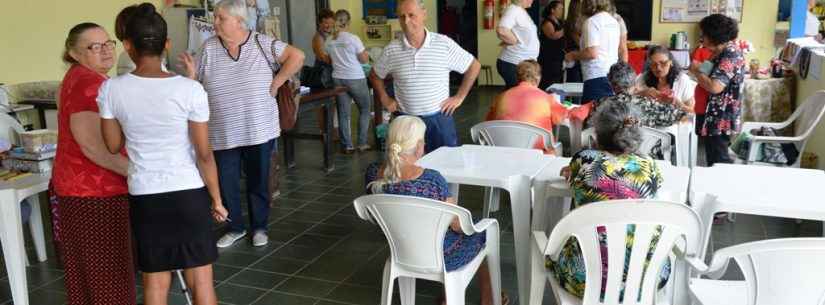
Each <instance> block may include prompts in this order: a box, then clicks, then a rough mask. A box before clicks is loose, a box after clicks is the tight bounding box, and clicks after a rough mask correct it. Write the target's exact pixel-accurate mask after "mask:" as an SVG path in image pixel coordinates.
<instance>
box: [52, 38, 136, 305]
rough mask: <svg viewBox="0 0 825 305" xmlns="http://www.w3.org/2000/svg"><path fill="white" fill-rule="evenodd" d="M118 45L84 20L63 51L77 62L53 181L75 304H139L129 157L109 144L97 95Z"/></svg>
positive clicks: (63, 97) (67, 84)
mask: <svg viewBox="0 0 825 305" xmlns="http://www.w3.org/2000/svg"><path fill="white" fill-rule="evenodd" d="M114 47H115V41H114V40H111V39H110V38H109V35H108V34H107V33H106V30H104V29H103V28H102V27H101V26H99V25H97V24H94V23H81V24H78V25H76V26H75V27H73V28H72V29H71V30H70V31H69V35H68V37H67V38H66V44H65V48H66V49H65V51H64V53H63V61H65V62H66V63H67V64H69V65H70V68H69V70H68V71H67V72H66V75H65V76H64V78H63V83H62V85H61V89H60V103H59V106H58V145H57V147H58V148H57V156H56V158H55V167H54V172H53V175H52V185H53V187H54V192H55V194H56V195H57V202H58V204H57V212H58V214H59V215H60V226H59V235H60V238H61V241H60V244H61V249H60V251H61V252H62V254H63V258H64V267H65V271H66V278H65V285H66V297H67V303H68V304H69V305H80V304H82V305H97V304H100V305H103V304H106V305H109V304H135V275H134V263H133V262H132V242H131V237H130V236H131V230H130V224H129V197H128V189H127V187H126V179H125V178H124V177H125V176H126V170H127V167H128V162H129V161H128V159H127V158H126V157H125V156H124V155H121V154H111V153H109V152H108V151H107V149H106V146H105V145H104V144H103V137H102V135H101V131H100V116H99V115H98V108H97V102H96V101H95V99H96V98H97V92H98V88H99V87H100V85H101V84H102V83H103V81H105V80H106V78H107V77H106V73H107V72H108V71H109V70H110V69H111V68H112V66H113V65H114V60H115V58H114Z"/></svg>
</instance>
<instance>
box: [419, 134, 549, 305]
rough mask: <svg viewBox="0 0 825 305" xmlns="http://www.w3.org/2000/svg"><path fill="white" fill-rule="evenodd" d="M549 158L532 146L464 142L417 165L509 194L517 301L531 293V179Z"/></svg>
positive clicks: (456, 180)
mask: <svg viewBox="0 0 825 305" xmlns="http://www.w3.org/2000/svg"><path fill="white" fill-rule="evenodd" d="M549 162H550V159H548V158H547V157H545V156H544V154H542V152H541V151H539V150H535V149H523V148H510V147H497V146H479V145H463V146H460V147H441V148H439V149H436V150H435V151H433V152H430V153H429V154H427V155H425V156H424V157H423V158H421V159H420V160H418V163H417V164H418V165H419V166H422V167H425V168H430V169H435V170H438V171H439V172H441V174H442V175H443V176H444V178H446V179H447V182H449V183H456V184H468V185H477V186H486V187H497V188H502V189H505V190H507V192H508V193H509V194H510V208H511V210H512V214H513V235H514V236H513V237H514V239H515V252H516V273H517V276H518V287H519V300H522V301H521V303H522V304H525V302H527V301H526V300H529V299H530V297H529V293H530V269H529V268H530V243H529V241H530V207H531V191H530V189H531V187H532V180H533V178H534V177H535V176H536V175H538V174H539V172H541V170H542V168H544V167H545V166H546V165H547V164H548V163H549Z"/></svg>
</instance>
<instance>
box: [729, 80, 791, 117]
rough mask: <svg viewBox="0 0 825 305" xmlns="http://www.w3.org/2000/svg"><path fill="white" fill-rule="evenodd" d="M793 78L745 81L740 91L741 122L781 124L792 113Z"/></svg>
mask: <svg viewBox="0 0 825 305" xmlns="http://www.w3.org/2000/svg"><path fill="white" fill-rule="evenodd" d="M795 88H796V87H795V83H794V78H793V77H783V78H769V79H752V78H748V79H745V84H744V89H743V90H742V121H744V122H782V121H784V120H786V119H788V118H789V117H790V116H791V113H793V111H794V108H795V106H794V100H795V99H794V90H795Z"/></svg>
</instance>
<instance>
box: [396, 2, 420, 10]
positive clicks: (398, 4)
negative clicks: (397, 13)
mask: <svg viewBox="0 0 825 305" xmlns="http://www.w3.org/2000/svg"><path fill="white" fill-rule="evenodd" d="M407 1H415V4H418V8H420V9H422V10H426V9H427V7H425V6H424V0H400V1H398V3H397V4H396V6H401V4H402V3H404V2H407Z"/></svg>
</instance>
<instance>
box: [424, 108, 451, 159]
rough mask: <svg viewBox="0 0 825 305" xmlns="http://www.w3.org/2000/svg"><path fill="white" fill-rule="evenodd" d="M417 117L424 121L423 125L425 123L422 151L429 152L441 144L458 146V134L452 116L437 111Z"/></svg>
mask: <svg viewBox="0 0 825 305" xmlns="http://www.w3.org/2000/svg"><path fill="white" fill-rule="evenodd" d="M418 117H419V118H421V120H422V121H424V125H427V131H426V132H424V153H429V152H431V151H433V150H436V149H438V148H439V147H441V146H448V147H455V146H458V136H457V134H456V131H455V121H454V120H453V117H452V116H450V115H445V114H444V113H442V112H440V111H439V112H436V113H433V114H428V115H419V116H418Z"/></svg>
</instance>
